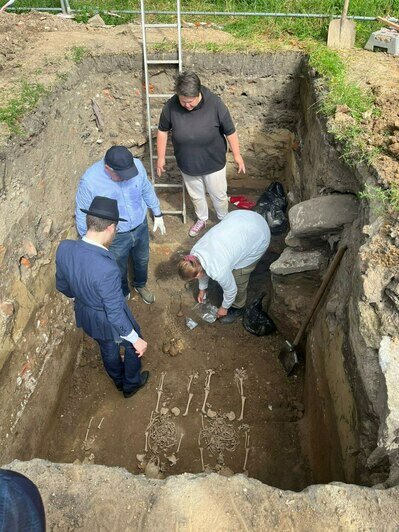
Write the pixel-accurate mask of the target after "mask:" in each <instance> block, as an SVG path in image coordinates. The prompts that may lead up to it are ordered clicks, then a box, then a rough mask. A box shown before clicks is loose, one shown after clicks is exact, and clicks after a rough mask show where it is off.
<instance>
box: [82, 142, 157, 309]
mask: <svg viewBox="0 0 399 532" xmlns="http://www.w3.org/2000/svg"><path fill="white" fill-rule="evenodd" d="M95 196H105V197H107V198H111V199H115V200H116V201H117V202H118V208H119V212H120V215H121V217H122V218H125V220H126V221H123V222H120V223H119V224H118V229H117V234H116V236H115V239H114V241H113V242H112V245H111V247H110V248H109V250H110V252H111V253H112V254H113V255H114V257H115V259H116V262H117V263H118V266H119V269H120V271H121V276H122V291H123V295H124V296H125V297H126V296H129V294H130V290H129V285H128V281H127V265H128V260H129V255H130V256H131V258H132V261H133V273H134V280H133V286H134V289H135V290H136V292H138V293H139V294H140V296H141V297H142V299H143V301H144V302H145V303H148V304H150V303H153V302H154V301H155V297H154V295H153V294H152V292H151V291H150V290H149V289H148V288H147V286H146V284H147V278H148V260H149V235H148V225H147V207H148V208H150V209H151V210H152V213H153V215H154V228H153V232H155V231H156V230H157V229H159V230H160V232H161V235H164V234H165V233H166V229H165V224H164V221H163V216H162V212H161V208H160V205H159V200H158V198H157V196H156V194H155V190H154V187H153V186H152V184H151V183H150V182H149V180H148V178H147V172H146V171H145V168H144V166H143V164H142V163H141V161H140V160H139V159H136V158H134V157H133V155H132V153H131V152H130V151H129V150H128V149H127V148H125V147H124V146H112V148H110V149H109V150H108V151H107V152H106V154H105V157H104V159H102V160H101V161H97V162H96V163H95V164H93V165H92V166H91V167H90V168H89V169H88V170H86V172H85V173H84V174H83V176H82V178H81V180H80V183H79V187H78V191H77V194H76V211H75V214H76V226H77V229H78V233H79V235H80V236H81V237H83V236H84V235H85V234H86V231H87V227H86V217H85V215H84V214H83V212H82V210H81V209H88V208H89V206H90V204H91V202H92V200H93V198H94V197H95Z"/></svg>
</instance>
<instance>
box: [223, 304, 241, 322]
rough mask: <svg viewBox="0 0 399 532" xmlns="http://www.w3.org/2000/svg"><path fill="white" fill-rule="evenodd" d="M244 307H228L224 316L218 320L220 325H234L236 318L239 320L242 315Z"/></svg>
mask: <svg viewBox="0 0 399 532" xmlns="http://www.w3.org/2000/svg"><path fill="white" fill-rule="evenodd" d="M244 310H245V309H244V307H243V308H233V307H230V308H229V310H228V311H227V314H226V316H223V318H219V321H220V323H224V324H228V323H234V322H235V321H236V320H237V319H238V318H240V317H241V316H242V315H243V314H244Z"/></svg>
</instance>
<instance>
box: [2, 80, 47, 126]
mask: <svg viewBox="0 0 399 532" xmlns="http://www.w3.org/2000/svg"><path fill="white" fill-rule="evenodd" d="M45 93H46V90H45V88H44V87H43V85H41V84H40V83H33V84H31V83H27V82H26V81H23V82H22V85H21V90H20V94H19V96H18V97H16V98H12V99H11V100H9V101H8V104H7V105H6V106H5V107H0V122H4V123H5V124H7V126H8V127H9V129H10V131H11V132H12V133H17V134H22V130H21V127H20V120H21V118H22V117H23V116H24V115H25V114H26V113H27V112H28V111H31V110H32V109H33V108H34V107H35V106H36V105H37V102H38V101H39V99H40V98H41V97H42V96H43V95H44V94H45Z"/></svg>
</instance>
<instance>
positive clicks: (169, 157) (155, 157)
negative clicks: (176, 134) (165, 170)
mask: <svg viewBox="0 0 399 532" xmlns="http://www.w3.org/2000/svg"><path fill="white" fill-rule="evenodd" d="M152 158H153V159H158V155H153V156H152ZM174 158H175V156H174V155H166V156H165V159H166V160H168V159H169V160H170V159H174Z"/></svg>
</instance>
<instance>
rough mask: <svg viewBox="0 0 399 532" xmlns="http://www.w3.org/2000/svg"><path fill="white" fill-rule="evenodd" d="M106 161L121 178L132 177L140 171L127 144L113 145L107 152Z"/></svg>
mask: <svg viewBox="0 0 399 532" xmlns="http://www.w3.org/2000/svg"><path fill="white" fill-rule="evenodd" d="M104 162H105V164H106V165H107V166H109V167H110V168H112V170H113V171H114V172H116V173H117V174H118V176H119V177H120V178H121V179H131V178H132V177H136V175H137V174H138V173H139V171H138V170H137V168H136V165H135V164H134V159H133V155H132V153H131V152H130V151H129V150H128V149H127V148H125V146H112V148H110V149H109V150H108V151H107V152H106V154H105V157H104Z"/></svg>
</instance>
